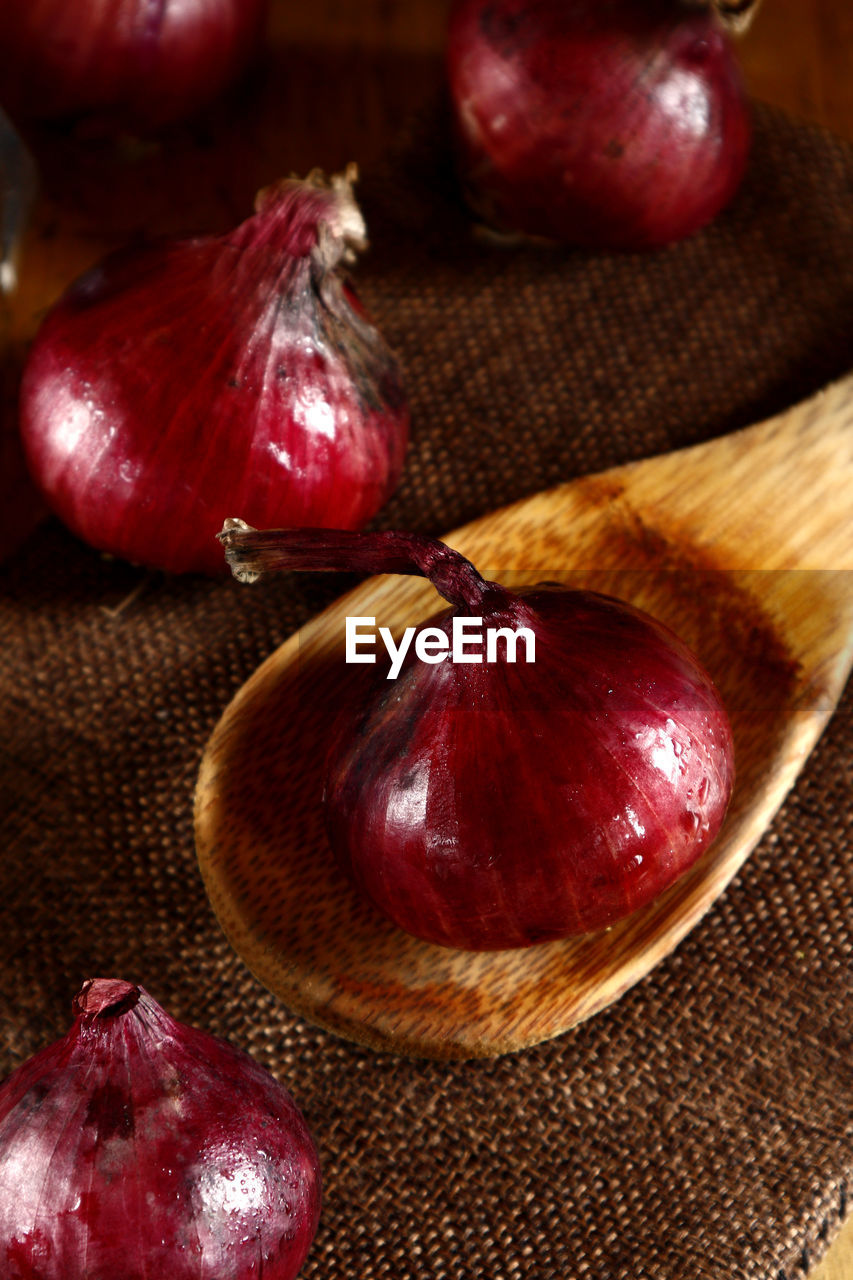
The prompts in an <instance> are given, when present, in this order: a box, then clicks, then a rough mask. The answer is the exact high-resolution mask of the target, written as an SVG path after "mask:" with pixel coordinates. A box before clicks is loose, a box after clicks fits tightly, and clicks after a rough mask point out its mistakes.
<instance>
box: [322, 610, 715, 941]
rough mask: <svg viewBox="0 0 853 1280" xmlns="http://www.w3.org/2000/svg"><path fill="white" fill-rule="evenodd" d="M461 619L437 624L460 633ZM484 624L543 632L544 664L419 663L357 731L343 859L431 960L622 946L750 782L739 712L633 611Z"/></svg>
mask: <svg viewBox="0 0 853 1280" xmlns="http://www.w3.org/2000/svg"><path fill="white" fill-rule="evenodd" d="M456 612H467V610H456ZM453 613H454V611H453V610H451V611H450V613H447V614H443V615H441V617H440V618H439V619H433V620H431V622H430V623H428V624H424V625H438V626H440V627H442V629H444V630H445V631H446V632H447V633H448V634H449V633H450V628H451V626H452V617H453ZM484 624H485V625H487V626H509V627H517V626H529V627H531V628H532V629H533V630H534V632H535V635H536V660H535V663H534V664H532V665H531V664H525V663H523V662H521V661H518V662H517V663H516V664H515V665H511V664H509V663H507V662H505V661H504V662H501V663H498V664H486V663H483V664H482V665H459V664H456V663H453V662H451V661H450V660H445V661H444V662H441V663H439V664H437V665H432V666H431V665H426V664H425V663H423V662H421V661H419V660H417V659H416V658H415V659H413V660H412V659H411V657H410V659H409V660H407V662H406V664H404V667H403V669H402V671H401V673H400V675H399V677H398V678H397V680H396V681H391V680H387V679H383V678H382V677H381V674H380V677H379V678H377V679H376V681H375V683H374V684H373V686H372V689H371V694H370V697H369V699H368V700H366V701H365V703H363V704H361V705H362V709H361V710H360V711H358V712H356V713H355V714H351V713H350V714H345V715H344V717H343V718H342V720H341V722H340V724H339V726H338V727H337V730H336V734H335V737H334V740H333V743H332V745H331V749H330V752H329V757H328V761H327V767H326V787H325V810H326V819H327V829H328V833H329V839H330V842H331V845H332V848H333V850H334V852H335V854H336V857H337V858H338V860H339V861H340V863H341V865H342V866H343V867H344V868H345V870H346V872H347V873H348V874H349V876H350V877H351V878H352V880H353V882H354V883H355V885H356V886H357V888H358V889H359V890H360V891H361V892H362V893H363V894H364V895H365V896H366V897H367V898H368V899H369V900H370V901H371V902H372V903H373V904H374V905H375V906H376V907H377V908H378V909H379V910H380V911H381V912H382V913H383V914H384V915H385V916H387V917H388V918H389V919H390V920H392V921H393V922H394V923H395V924H397V925H398V926H399V927H400V928H402V929H404V930H406V931H407V932H409V933H411V934H414V935H415V936H416V937H418V938H421V939H424V940H425V941H428V942H433V943H439V944H442V945H444V946H449V947H455V948H459V949H462V950H502V949H506V948H513V947H526V946H530V945H532V944H535V943H540V942H545V941H549V940H552V939H556V938H562V937H567V936H569V935H572V934H581V933H587V932H592V931H596V930H600V929H603V928H605V927H606V926H608V925H610V924H612V923H613V922H615V921H616V920H619V919H621V918H622V917H624V916H627V915H629V914H630V913H632V912H634V911H636V910H637V909H638V908H640V907H642V906H644V905H646V904H647V903H649V902H651V901H652V900H653V899H655V898H656V897H657V896H658V895H659V894H661V893H662V892H663V891H664V890H665V889H667V888H668V887H669V886H670V885H672V884H673V883H674V882H675V881H676V880H677V879H678V878H679V877H680V876H681V875H682V874H683V873H684V872H685V871H686V870H687V869H688V868H689V867H690V866H691V865H692V864H693V863H694V862H695V861H696V860H697V859H698V858H699V857H700V855H701V854H702V853H703V851H704V850H705V849H706V848H707V847H708V845H709V844H710V843H711V841H712V840H713V839H714V837H715V835H716V834H717V832H718V830H719V828H720V826H721V824H722V821H723V817H724V815H725V811H726V806H727V804H728V801H729V797H730V794H731V789H732V784H733V778H734V767H733V743H732V734H731V729H730V726H729V722H728V718H727V715H726V712H725V709H724V707H723V705H722V702H721V701H720V698H719V695H718V693H717V691H716V689H715V688H714V686H713V684H712V682H711V680H710V678H709V676H708V675H707V673H706V672H705V671H704V670H703V668H702V667H701V666H700V664H699V663H698V661H697V660H696V658H695V657H694V656H693V654H692V653H691V652H690V650H689V649H688V648H687V647H686V646H685V645H684V644H683V643H682V642H681V641H680V640H679V639H678V638H677V637H676V636H675V635H673V633H672V632H670V631H669V630H668V629H667V628H666V627H664V626H662V625H661V624H660V623H658V622H656V621H655V620H653V619H652V618H650V617H649V616H648V615H646V614H643V613H641V612H639V611H637V610H635V609H633V608H632V607H630V606H628V605H626V604H624V603H622V602H620V601H617V600H613V599H610V598H608V597H605V596H601V595H597V594H594V593H588V592H575V591H568V590H562V589H551V588H537V589H535V590H531V591H529V592H524V593H520V595H519V596H518V597H513V596H511V595H509V594H508V593H507V594H506V596H505V602H504V603H503V604H500V603H499V604H498V606H497V607H496V608H495V609H494V611H491V612H487V613H484ZM500 652H501V650H499V653H500ZM413 653H414V642H413V643H412V647H411V649H410V655H412V654H413Z"/></svg>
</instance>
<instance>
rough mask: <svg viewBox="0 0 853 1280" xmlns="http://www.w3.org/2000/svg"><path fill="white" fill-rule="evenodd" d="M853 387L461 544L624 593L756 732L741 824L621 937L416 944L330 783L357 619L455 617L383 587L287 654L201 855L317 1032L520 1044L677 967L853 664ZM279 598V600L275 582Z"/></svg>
mask: <svg viewBox="0 0 853 1280" xmlns="http://www.w3.org/2000/svg"><path fill="white" fill-rule="evenodd" d="M851 495H853V378H851V379H848V380H846V381H844V382H842V383H839V384H837V385H835V386H833V387H831V388H829V389H828V390H826V391H824V392H822V393H821V394H820V395H819V396H818V397H815V398H814V399H813V400H810V401H808V402H806V403H805V404H803V405H799V406H796V407H795V408H793V409H791V410H789V411H787V412H786V413H784V414H782V415H780V416H779V417H777V418H774V419H772V420H770V421H769V422H766V423H763V424H761V425H759V426H756V427H752V428H749V429H748V430H746V431H742V432H738V433H735V434H734V435H731V436H727V437H724V438H722V439H719V440H715V441H712V442H710V443H708V444H704V445H700V446H696V447H694V448H692V449H688V450H683V451H680V452H678V453H673V454H668V455H665V456H663V457H658V458H652V459H648V460H646V461H643V462H639V463H634V464H631V465H629V466H625V467H619V468H615V469H613V470H610V471H608V472H604V473H601V474H600V475H597V476H592V477H587V478H584V479H581V480H577V481H574V482H571V483H569V484H566V485H562V486H560V487H559V488H556V489H553V490H550V491H548V492H546V493H542V494H537V495H536V496H534V497H532V498H529V499H525V500H523V501H521V502H519V503H517V504H515V505H513V506H511V507H508V508H505V509H503V510H502V511H498V512H496V513H494V514H491V515H489V516H486V517H484V518H482V519H480V520H477V521H475V522H474V523H472V524H470V525H468V526H466V527H465V528H463V529H460V530H457V531H456V532H455V533H453V534H451V535H450V536H449V537H448V538H447V539H446V541H447V542H448V543H450V544H451V545H452V546H454V547H456V548H457V549H458V550H459V551H461V552H462V553H463V554H464V555H466V556H467V557H468V558H469V559H471V560H472V561H473V562H474V564H475V565H476V566H477V568H478V569H479V570H480V571H481V572H482V573H483V574H484V575H485V576H486V577H489V578H495V579H497V580H499V581H501V582H503V583H505V584H506V585H508V586H511V587H512V586H517V585H521V584H522V583H526V582H536V581H542V580H544V579H547V580H550V581H555V580H559V581H562V582H565V583H566V584H567V585H571V586H580V587H584V588H589V589H593V590H596V591H602V592H605V593H607V594H609V595H615V596H618V597H620V598H622V599H625V600H628V601H629V602H630V603H632V604H635V605H637V606H639V607H640V608H642V609H645V610H646V611H647V612H648V613H651V614H652V615H653V616H655V617H657V618H659V619H660V620H661V621H662V622H664V623H666V624H668V625H669V626H670V627H671V628H672V629H673V630H674V631H676V632H677V633H678V634H679V635H680V636H681V637H682V639H683V640H685V641H686V642H687V643H688V644H689V645H690V646H691V647H692V648H693V649H694V651H695V652H696V653H697V655H698V656H699V658H700V660H701V661H702V662H703V663H704V665H705V666H706V667H707V669H708V670H709V671H710V673H711V675H712V677H713V678H714V680H715V682H716V684H717V686H718V688H719V690H720V692H721V694H722V697H723V700H724V702H725V704H726V706H727V708H728V711H729V715H730V718H731V721H732V727H733V731H734V739H735V759H736V768H737V780H736V784H735V790H734V794H733V797H732V803H731V806H730V809H729V812H728V814H727V817H726V821H725V824H724V826H723V829H722V831H721V833H720V835H719V836H718V838H717V840H716V841H715V843H714V845H713V846H712V847H711V848H710V849H709V850H708V851H707V852H706V853H705V855H704V856H703V857H702V858H701V859H700V861H699V862H698V863H697V864H696V865H695V866H694V867H693V868H691V870H690V871H689V872H688V873H687V874H686V875H685V876H684V877H682V879H681V880H679V881H678V882H677V883H676V884H675V885H674V886H673V887H672V888H671V889H670V890H669V891H668V892H667V893H665V894H664V895H663V896H662V897H660V898H658V899H657V900H656V901H655V902H653V903H652V904H650V905H649V906H648V907H646V908H644V909H643V910H641V911H638V912H636V913H635V914H634V915H632V916H630V917H628V918H627V919H625V920H622V921H620V922H619V923H617V924H615V925H613V926H612V927H611V928H609V929H607V930H605V931H603V932H601V933H597V934H591V935H585V936H583V937H578V938H569V939H565V940H562V941H559V942H552V943H547V944H543V945H540V946H535V947H530V948H525V949H522V950H515V951H505V952H476V953H474V952H461V951H454V950H451V949H448V948H444V947H437V946H433V945H430V944H427V943H424V942H421V941H419V940H418V939H415V938H412V937H409V936H408V935H407V934H405V933H402V932H401V931H400V930H398V929H397V928H395V927H394V926H393V925H391V924H390V923H389V922H387V921H386V920H385V919H384V918H383V917H381V916H380V915H379V914H378V913H377V912H375V910H374V909H373V908H372V907H371V906H370V905H369V904H367V903H366V902H364V901H362V900H361V898H360V897H359V896H358V895H357V894H356V893H355V891H354V890H353V889H352V888H351V887H350V886H349V884H348V883H347V882H346V880H345V879H344V878H343V876H342V873H341V872H340V871H339V870H338V868H337V865H336V863H335V862H334V859H333V857H332V854H331V852H330V850H329V848H328V845H327V842H326V838H325V833H324V826H323V814H322V804H321V799H322V772H323V764H324V757H325V753H326V745H327V743H328V741H329V734H330V729H331V724H332V721H333V720H334V718H335V717H336V715H337V712H338V709H339V707H340V704H341V701H342V700H343V699H344V698H345V697H346V692H347V688H348V685H349V684H350V683H351V671H350V670H349V669H348V668H347V666H346V664H345V662H344V628H345V619H346V617H347V616H353V615H358V616H370V617H376V618H377V619H379V620H381V621H382V623H383V625H386V626H389V627H390V628H391V629H392V630H394V631H395V632H397V631H402V629H403V628H404V627H406V626H409V625H412V624H414V623H417V622H420V621H422V620H423V619H424V618H425V617H427V616H428V615H429V614H430V613H432V612H434V611H435V610H436V609H437V608H438V607H439V606H440V604H441V601H440V600H439V598H438V597H437V595H436V593H435V591H434V589H433V588H432V587H431V586H430V584H429V583H427V582H424V581H422V580H420V579H409V578H400V577H380V578H372V579H370V580H368V581H367V582H365V583H363V584H362V585H361V586H359V587H358V588H356V589H355V590H354V591H352V592H350V593H349V594H348V595H346V596H344V597H343V598H342V599H341V600H339V601H337V602H336V603H335V604H333V605H332V606H331V607H330V608H329V609H327V610H326V611H325V612H324V613H322V614H321V615H320V616H319V617H318V618H315V619H314V620H313V621H311V622H310V623H308V624H307V625H306V626H305V627H303V628H302V629H301V630H300V631H299V632H297V633H296V635H294V636H292V637H291V638H290V639H289V640H288V641H287V642H286V643H285V644H284V645H282V646H281V648H280V649H278V650H277V651H276V652H275V653H273V654H272V655H271V656H270V657H269V658H268V659H267V660H266V662H264V663H263V664H262V665H261V666H260V667H259V668H258V670H257V671H256V672H255V673H254V675H253V676H252V677H251V678H250V679H249V680H248V681H247V683H246V684H245V685H244V686H243V688H242V689H241V690H240V691H239V693H238V694H237V696H236V697H235V699H234V700H233V702H232V703H231V704H230V706H229V707H228V708H227V709H226V711H225V713H224V715H223V717H222V719H221V721H220V723H219V725H218V726H217V728H216V729H215V731H214V733H213V735H212V737H211V739H210V742H209V743H208V746H207V749H206V751H205V754H204V758H203V762H202V766H201V771H200V775H199V781H198V787H197V794H196V814H195V823H196V842H197V849H198V856H199V861H200V866H201V870H202V875H203V878H204V881H205V885H206V887H207V891H208V893H209V896H210V899H211V902H212V905H213V907H214V910H215V912H216V914H217V916H218V918H219V921H220V923H221V925H222V927H223V929H224V931H225V933H226V935H227V936H228V937H229V939H230V941H231V943H232V944H233V946H234V947H235V949H236V950H237V952H238V953H239V954H240V955H241V957H242V958H243V959H244V961H245V962H246V964H247V965H248V966H249V968H250V969H252V971H253V972H254V973H255V974H256V976H257V977H258V978H259V979H260V980H261V981H262V982H263V983H264V984H265V985H266V986H267V987H268V988H269V989H270V990H272V991H273V992H274V993H275V994H276V995H278V996H279V997H280V998H281V999H282V1000H283V1001H284V1003H285V1004H286V1005H287V1006H288V1007H289V1008H291V1009H292V1010H294V1012H297V1013H299V1014H302V1015H303V1016H305V1017H306V1018H308V1019H309V1020H310V1021H313V1022H315V1023H317V1024H319V1025H321V1026H324V1027H327V1028H329V1029H330V1030H332V1031H335V1032H337V1033H339V1034H341V1035H343V1036H346V1037H348V1038H350V1039H352V1040H355V1041H357V1042H359V1043H362V1044H365V1045H369V1046H371V1047H373V1048H375V1049H380V1050H387V1051H392V1052H397V1053H405V1054H410V1055H413V1056H420V1057H431V1058H472V1057H488V1056H496V1055H499V1054H503V1053H508V1052H512V1051H515V1050H518V1049H521V1048H523V1047H525V1046H528V1045H531V1044H535V1043H537V1042H539V1041H541V1040H544V1039H548V1038H550V1037H552V1036H556V1035H559V1034H560V1033H561V1032H563V1031H566V1030H567V1029H568V1028H569V1027H571V1026H573V1025H574V1024H576V1023H578V1022H580V1021H581V1020H583V1019H584V1018H587V1017H590V1016H591V1015H593V1014H595V1013H596V1012H598V1011H599V1010H601V1009H603V1008H604V1007H606V1006H607V1005H609V1004H610V1003H612V1002H613V1001H614V1000H615V999H617V998H618V997H619V996H620V995H621V994H622V993H623V992H624V991H626V990H628V989H629V988H630V987H631V986H632V985H633V984H634V983H635V982H637V981H638V980H639V979H641V978H642V977H644V976H645V975H646V974H647V973H648V972H649V971H650V970H651V969H652V968H653V967H654V965H655V964H657V962H658V961H659V960H661V959H662V958H663V957H664V956H666V955H667V954H669V952H671V951H672V950H673V948H674V947H675V946H676V945H677V944H678V943H679V941H680V940H681V939H682V938H683V937H684V936H685V934H686V933H687V932H688V931H689V930H690V929H691V928H692V927H693V925H695V924H696V922H697V921H698V920H699V919H700V918H701V917H702V915H703V914H704V913H705V912H706V911H707V910H708V909H709V908H710V907H711V906H712V904H713V903H714V901H715V900H716V898H717V897H718V896H719V895H720V894H721V893H722V892H723V890H724V889H725V888H726V886H727V885H728V884H729V882H730V881H731V879H732V877H733V876H734V875H735V874H736V872H737V871H738V869H739V868H740V867H741V866H742V864H743V862H744V861H745V859H746V858H747V856H748V855H749V853H750V852H751V850H752V849H753V848H754V847H755V845H756V843H757V842H758V840H759V839H760V837H761V835H762V833H763V832H764V830H765V829H766V827H767V825H768V824H769V822H770V821H771V820H772V817H773V815H774V814H775V812H776V811H777V810H778V808H779V806H780V805H781V804H782V801H783V800H784V797H785V795H786V794H787V792H788V790H789V789H790V787H791V786H792V784H793V782H794V780H795V779H796V776H797V774H798V773H799V771H800V769H801V767H802V764H803V762H804V760H805V759H806V756H807V755H808V753H809V751H810V750H811V748H812V746H813V745H814V743H815V741H816V740H817V738H818V736H819V735H820V732H821V730H822V729H823V727H824V725H825V724H826V721H827V720H828V718H829V716H830V715H831V713H832V710H833V708H834V706H835V704H836V703H837V700H838V697H839V696H840V693H841V690H842V688H843V686H844V682H845V680H846V678H847V675H848V673H849V671H850V667H851V662H853V521H851V519H850V508H851V501H850V499H851ZM255 589H262V588H255Z"/></svg>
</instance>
